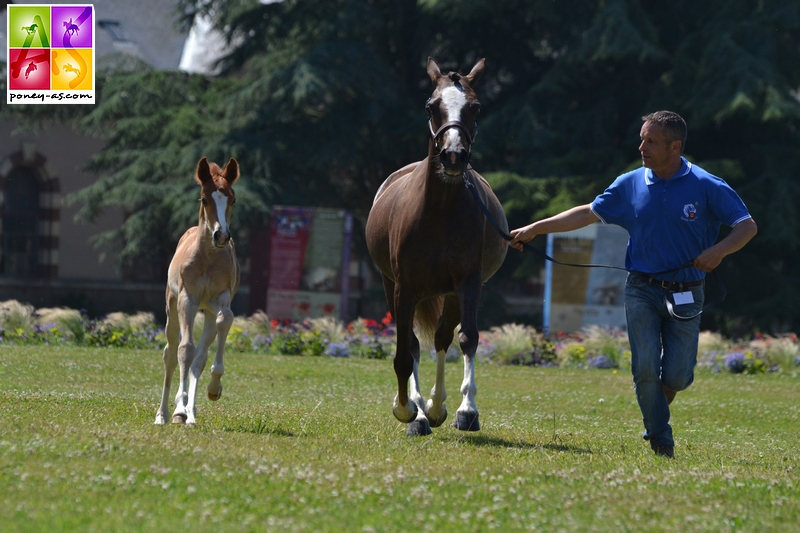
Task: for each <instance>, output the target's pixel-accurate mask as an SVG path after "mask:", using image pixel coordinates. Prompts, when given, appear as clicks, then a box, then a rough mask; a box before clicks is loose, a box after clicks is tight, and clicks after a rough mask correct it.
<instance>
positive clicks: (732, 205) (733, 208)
mask: <svg viewBox="0 0 800 533" xmlns="http://www.w3.org/2000/svg"><path fill="white" fill-rule="evenodd" d="M714 179H715V180H716V183H714V184H713V187H711V192H710V193H709V195H708V199H709V209H710V210H711V212H712V213H714V215H715V216H716V217H717V218H718V219H719V221H720V222H722V223H723V224H725V225H727V226H730V227H733V226H735V225H736V224H738V223H739V222H741V221H742V220H746V219H748V218H751V217H750V212H749V211H748V210H747V206H745V204H744V202H743V201H742V199H741V198H740V197H739V195H738V194H736V191H734V190H733V188H731V186H730V185H728V184H727V183H726V182H725V180H723V179H722V178H718V177H716V176H714Z"/></svg>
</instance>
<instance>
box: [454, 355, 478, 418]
mask: <svg viewBox="0 0 800 533" xmlns="http://www.w3.org/2000/svg"><path fill="white" fill-rule="evenodd" d="M476 394H478V387H477V385H475V358H474V357H467V356H466V355H465V356H464V381H462V382H461V395H462V396H463V400H462V401H461V405H460V406H459V407H458V412H459V413H462V412H463V413H477V412H478V406H477V405H476V404H475V395H476Z"/></svg>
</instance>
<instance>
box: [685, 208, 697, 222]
mask: <svg viewBox="0 0 800 533" xmlns="http://www.w3.org/2000/svg"><path fill="white" fill-rule="evenodd" d="M682 218H683V220H686V221H689V222H694V221H695V220H697V208H696V207H695V206H694V204H686V205H685V206H683V217H682Z"/></svg>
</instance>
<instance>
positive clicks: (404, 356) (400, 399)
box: [383, 276, 418, 424]
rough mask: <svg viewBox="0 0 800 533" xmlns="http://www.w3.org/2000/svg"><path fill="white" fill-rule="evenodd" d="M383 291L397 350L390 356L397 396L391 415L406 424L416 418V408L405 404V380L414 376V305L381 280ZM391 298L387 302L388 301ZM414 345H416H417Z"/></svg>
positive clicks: (397, 287) (406, 384) (410, 402)
mask: <svg viewBox="0 0 800 533" xmlns="http://www.w3.org/2000/svg"><path fill="white" fill-rule="evenodd" d="M383 285H384V291H385V292H386V299H387V301H390V302H392V304H391V307H392V309H393V311H394V312H393V313H392V314H393V316H394V318H395V324H396V326H397V348H396V350H395V354H394V361H393V366H394V373H395V375H396V376H397V395H396V396H395V397H394V405H393V407H392V413H393V414H394V417H395V418H396V419H398V420H399V421H400V422H403V423H406V424H408V423H409V422H412V421H413V420H414V419H415V418H416V417H417V411H418V406H417V404H416V403H414V402H412V401H410V400H409V395H408V380H409V378H410V377H411V375H412V374H413V372H414V366H415V363H414V357H413V355H412V343H413V341H412V338H413V339H414V340H416V337H415V336H414V329H413V326H414V303H413V302H411V301H409V299H408V298H404V297H403V294H402V293H401V290H400V286H399V285H398V284H395V283H394V282H392V281H391V280H389V279H388V278H386V277H385V276H384V278H383ZM390 298H391V300H390ZM417 342H418V341H417Z"/></svg>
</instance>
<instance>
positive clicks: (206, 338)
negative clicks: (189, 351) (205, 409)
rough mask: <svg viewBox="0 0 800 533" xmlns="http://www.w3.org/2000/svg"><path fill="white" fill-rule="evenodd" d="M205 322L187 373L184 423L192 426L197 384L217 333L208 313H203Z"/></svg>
mask: <svg viewBox="0 0 800 533" xmlns="http://www.w3.org/2000/svg"><path fill="white" fill-rule="evenodd" d="M203 314H204V315H205V316H204V318H205V320H204V321H203V334H202V335H201V336H200V342H198V343H197V349H196V351H195V356H194V361H192V366H191V368H190V371H189V392H188V395H187V402H186V415H187V416H186V423H187V424H194V423H196V421H197V403H196V400H197V382H198V381H199V380H200V376H201V375H202V374H203V370H204V369H205V367H206V361H208V347H209V346H210V345H211V343H212V342H213V341H214V337H215V336H216V334H217V332H216V329H215V328H214V323H213V322H212V321H211V320H210V316H211V317H213V315H211V313H210V312H208V311H204V313H203Z"/></svg>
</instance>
